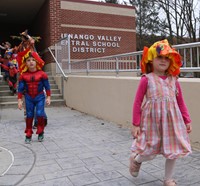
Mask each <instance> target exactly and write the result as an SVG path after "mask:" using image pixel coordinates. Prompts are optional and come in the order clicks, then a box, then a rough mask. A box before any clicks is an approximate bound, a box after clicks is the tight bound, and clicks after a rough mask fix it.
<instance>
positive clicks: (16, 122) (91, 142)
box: [0, 107, 200, 186]
mask: <svg viewBox="0 0 200 186" xmlns="http://www.w3.org/2000/svg"><path fill="white" fill-rule="evenodd" d="M46 112H47V115H48V126H47V127H46V130H45V139H44V141H43V142H42V143H40V142H38V141H37V136H36V134H34V135H33V141H32V143H31V144H25V143H24V136H25V134H24V127H25V123H24V119H23V111H19V110H17V109H0V127H1V130H0V147H1V148H0V174H1V175H0V185H1V186H3V185H4V186H8V185H20V186H22V185H24V186H40V185H42V186H44V185H45V186H54V185H55V186H135V185H142V186H162V178H163V176H164V163H165V160H164V158H163V157H162V156H157V157H156V159H154V160H153V161H150V162H148V163H143V165H142V168H141V172H140V175H139V176H138V178H133V177H132V176H130V175H129V171H128V164H129V160H128V159H129V154H130V150H129V149H130V146H131V135H130V131H129V129H126V128H121V127H120V126H118V125H116V124H114V123H109V122H107V121H103V120H101V119H97V118H95V117H92V116H89V115H86V114H83V113H80V112H77V111H75V110H71V109H69V108H66V107H50V108H46ZM176 165H177V166H176V170H175V176H174V177H175V179H176V181H177V182H178V185H180V186H190V185H191V186H199V185H200V152H197V151H194V152H193V154H192V155H190V156H189V157H187V158H183V159H179V160H178V161H177V164H176Z"/></svg>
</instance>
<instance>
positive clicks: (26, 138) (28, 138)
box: [25, 136, 31, 144]
mask: <svg viewBox="0 0 200 186" xmlns="http://www.w3.org/2000/svg"><path fill="white" fill-rule="evenodd" d="M25 143H27V144H29V143H31V137H28V136H26V137H25Z"/></svg>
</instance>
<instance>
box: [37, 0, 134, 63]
mask: <svg viewBox="0 0 200 186" xmlns="http://www.w3.org/2000/svg"><path fill="white" fill-rule="evenodd" d="M33 28H35V33H36V34H37V35H38V34H39V35H40V36H41V37H42V40H41V43H40V45H39V50H40V51H43V50H44V49H46V48H47V47H49V46H51V45H53V44H54V43H55V42H57V41H58V40H60V38H61V35H63V34H72V36H71V37H72V38H71V58H72V59H78V60H79V59H86V58H93V57H101V56H109V55H114V54H121V53H128V52H133V51H135V50H136V33H135V9H134V7H132V6H125V5H117V4H108V3H107V4H106V3H101V2H92V1H86V0H46V1H45V3H44V5H43V7H42V8H41V10H40V12H39V13H38V15H37V17H36V19H35V23H34V24H33ZM79 36H80V37H81V36H83V37H87V36H90V37H91V38H90V39H88V40H87V39H85V38H84V39H80V38H78V39H77V37H79ZM46 61H48V62H51V61H52V59H51V58H49V54H48V55H47V54H46Z"/></svg>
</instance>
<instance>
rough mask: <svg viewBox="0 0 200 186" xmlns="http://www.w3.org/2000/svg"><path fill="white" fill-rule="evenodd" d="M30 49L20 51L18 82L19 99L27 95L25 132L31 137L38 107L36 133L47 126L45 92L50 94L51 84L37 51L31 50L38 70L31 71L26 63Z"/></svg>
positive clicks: (39, 132) (41, 131) (42, 130)
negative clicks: (25, 58) (26, 56)
mask: <svg viewBox="0 0 200 186" xmlns="http://www.w3.org/2000/svg"><path fill="white" fill-rule="evenodd" d="M29 52H30V50H26V51H24V52H22V53H18V63H19V68H20V71H21V72H22V74H21V75H20V77H19V84H18V99H22V97H23V95H24V97H25V104H26V113H27V118H26V129H25V133H26V136H27V137H31V136H32V133H33V130H32V122H33V118H34V111H35V108H36V117H37V120H38V126H37V132H36V134H41V133H43V132H44V126H45V120H44V119H45V112H44V108H45V94H44V89H45V91H46V95H47V96H50V95H51V91H50V84H49V81H48V76H47V74H46V73H45V72H43V71H42V70H41V67H42V66H43V65H44V61H43V60H42V59H41V58H40V57H39V56H38V54H37V53H36V52H31V54H32V56H33V57H34V58H35V59H36V61H37V71H35V72H30V71H29V70H28V69H27V68H26V66H25V64H24V59H23V58H24V55H26V54H27V53H29Z"/></svg>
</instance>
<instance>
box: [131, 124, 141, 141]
mask: <svg viewBox="0 0 200 186" xmlns="http://www.w3.org/2000/svg"><path fill="white" fill-rule="evenodd" d="M131 134H132V136H133V138H137V137H138V135H139V134H140V126H133V127H132V129H131Z"/></svg>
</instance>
